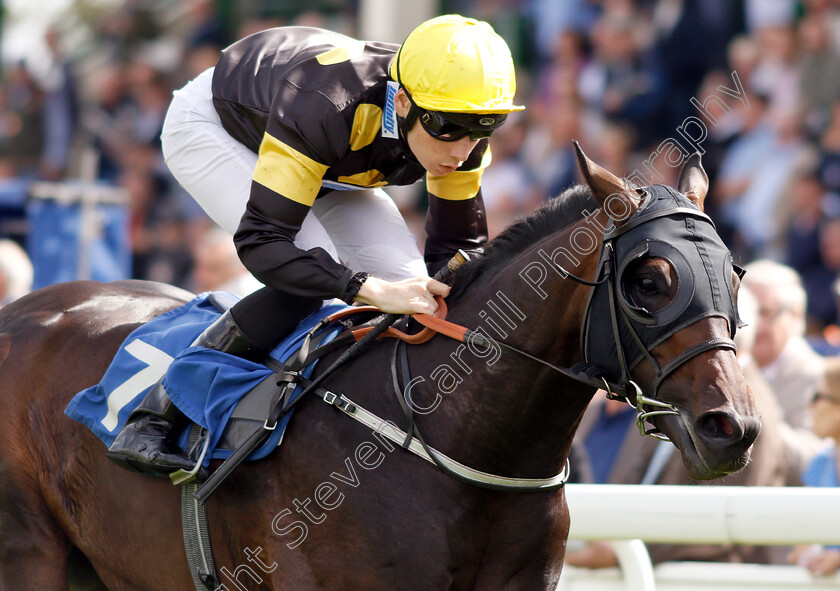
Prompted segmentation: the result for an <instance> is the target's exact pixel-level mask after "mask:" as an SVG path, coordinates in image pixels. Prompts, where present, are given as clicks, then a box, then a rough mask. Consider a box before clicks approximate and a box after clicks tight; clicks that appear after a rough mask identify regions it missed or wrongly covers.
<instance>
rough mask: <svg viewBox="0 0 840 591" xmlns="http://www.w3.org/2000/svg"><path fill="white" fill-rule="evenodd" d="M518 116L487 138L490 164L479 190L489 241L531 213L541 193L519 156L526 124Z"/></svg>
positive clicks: (536, 205)
mask: <svg viewBox="0 0 840 591" xmlns="http://www.w3.org/2000/svg"><path fill="white" fill-rule="evenodd" d="M518 115H519V114H518V113H514V114H513V115H512V116H509V117H508V121H507V123H506V124H505V126H504V127H502V128H501V129H499V130H498V131H497V132H496V133H495V134H493V136H491V138H490V149H491V150H492V153H493V162H492V163H491V164H490V166H488V167H487V170H486V171H485V172H484V177H483V178H484V181H483V184H484V187H485V188H484V190H483V191H482V193H483V195H484V206H485V207H486V209H487V226H488V230H487V232H488V234H487V235H488V237H490V238H492V237H493V236H495V235H496V234H498V233H499V232H500V231H501V230H503V229H504V228H506V227H507V226H508V225H509V224H511V223H512V222H513V221H514V220H515V219H516V218H517V217H519V216H520V215H523V214H527V213H530V212H531V211H534V210H535V209H536V208H537V207H538V206H539V204H540V202H541V195H540V192H539V191H538V190H537V189H536V188H535V186H534V182H533V180H532V178H531V176H530V174H529V171H528V169H527V168H526V167H525V165H524V164H523V162H522V160H521V159H520V157H519V154H520V148H521V147H522V144H523V142H524V140H525V134H526V133H527V131H528V122H527V120H526V119H525V117H524V116H518ZM570 145H571V143H570Z"/></svg>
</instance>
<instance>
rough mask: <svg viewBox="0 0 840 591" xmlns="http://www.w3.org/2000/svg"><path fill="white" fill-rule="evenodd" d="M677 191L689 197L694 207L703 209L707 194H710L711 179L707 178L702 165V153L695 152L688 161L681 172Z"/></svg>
mask: <svg viewBox="0 0 840 591" xmlns="http://www.w3.org/2000/svg"><path fill="white" fill-rule="evenodd" d="M677 190H678V191H679V192H680V193H682V194H683V195H685V196H686V197H688V199H689V200H690V201H691V202H692V203H694V205H696V206H697V207H699V208H700V209H703V201H705V200H706V193H708V192H709V177H708V176H706V171H705V170H703V165H702V164H701V163H700V152H694V154H692V155H691V156H689V157H688V159H686V161H685V164H683V167H682V171H680V180H679V181H678V182H677Z"/></svg>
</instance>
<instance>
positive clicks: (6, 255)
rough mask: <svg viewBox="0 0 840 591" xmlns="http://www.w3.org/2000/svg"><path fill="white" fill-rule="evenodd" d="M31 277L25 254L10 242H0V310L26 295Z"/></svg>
mask: <svg viewBox="0 0 840 591" xmlns="http://www.w3.org/2000/svg"><path fill="white" fill-rule="evenodd" d="M33 277H34V273H33V269H32V262H31V261H30V260H29V257H28V256H27V254H26V252H25V251H24V250H23V249H22V248H21V247H20V246H19V245H18V244H17V243H16V242H13V241H12V240H7V239H2V240H0V308H2V307H3V306H5V305H6V304H10V303H12V302H13V301H15V300H16V299H18V298H19V297H22V296H25V295H26V294H28V293H29V290H30V289H32V279H33Z"/></svg>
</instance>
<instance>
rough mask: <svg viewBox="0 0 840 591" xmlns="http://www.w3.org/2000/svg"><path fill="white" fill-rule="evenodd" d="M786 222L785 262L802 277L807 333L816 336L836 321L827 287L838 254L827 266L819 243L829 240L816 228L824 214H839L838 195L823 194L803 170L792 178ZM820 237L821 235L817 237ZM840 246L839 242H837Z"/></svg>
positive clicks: (838, 265)
mask: <svg viewBox="0 0 840 591" xmlns="http://www.w3.org/2000/svg"><path fill="white" fill-rule="evenodd" d="M789 196H790V197H789V201H790V204H789V207H790V212H791V213H790V221H789V222H788V226H787V230H786V239H785V257H784V258H785V261H786V262H787V264H789V265H790V266H791V267H792V268H793V269H795V270H796V271H797V272H798V273H799V275H800V277H801V278H802V285H803V287H804V288H805V292H806V293H807V294H808V309H807V314H808V317H807V319H808V331H807V332H808V333H811V334H813V333H817V332H819V331H821V330H822V329H823V327H825V326H826V325H828V324H831V323H833V322H836V321H837V308H836V305H835V301H834V297H833V296H832V294H831V284H832V282H833V281H834V279H835V277H836V276H837V273H838V271H840V253H838V254H837V255H835V256H834V257H833V259H832V262H833V263H834V264H835V265H836V266H834V267H833V268H832V266H830V265H828V264H827V261H826V259H825V257H824V256H823V252H824V249H827V248H829V246H830V245H828V244H827V245H826V246H825V247H822V246H821V241H827V240H830V238H831V237H830V236H828V235H827V234H826V232H821V230H820V228H821V226H822V225H823V224H824V223H825V217H826V214H829V215H831V216H837V215H840V196H838V195H836V194H833V193H827V192H826V190H825V187H823V186H822V183H821V182H820V179H819V177H818V176H816V174H814V173H812V172H809V171H803V172H800V173H797V174H796V175H795V176H794V179H793V182H792V183H791V187H790V191H789ZM821 234H823V236H821ZM838 244H840V243H838Z"/></svg>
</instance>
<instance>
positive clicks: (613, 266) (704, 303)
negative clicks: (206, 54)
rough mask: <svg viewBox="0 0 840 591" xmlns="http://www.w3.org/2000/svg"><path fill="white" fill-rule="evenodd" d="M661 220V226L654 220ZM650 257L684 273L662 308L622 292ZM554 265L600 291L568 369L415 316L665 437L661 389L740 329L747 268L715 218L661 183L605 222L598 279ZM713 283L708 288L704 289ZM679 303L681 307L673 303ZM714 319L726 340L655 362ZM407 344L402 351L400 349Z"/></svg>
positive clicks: (403, 365)
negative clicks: (739, 290) (659, 350)
mask: <svg viewBox="0 0 840 591" xmlns="http://www.w3.org/2000/svg"><path fill="white" fill-rule="evenodd" d="M655 221H656V222H658V223H656V224H655V223H654V222H655ZM671 234H674V235H676V236H674V238H675V240H679V236H682V235H683V234H685V235H686V236H685V238H684V239H688V240H689V241H690V243H691V244H693V245H694V251H692V253H691V254H689V255H682V254H680V253H679V251H677V250H676V249H675V248H673V247H672V246H670V247H669V246H668V245H667V244H668V243H667V241H666V242H663V240H662V238H668V237H671V236H670V235H671ZM644 256H657V257H661V258H664V259H666V260H667V261H668V263H669V264H670V265H671V266H672V267H673V268H675V269H676V271H677V274H678V292H677V294H676V295H675V296H674V298H673V300H672V302H671V303H669V304H668V305H667V306H665V308H664V309H663V310H662V311H660V312H658V313H651V312H649V311H647V310H644V309H643V308H639V307H636V306H634V304H633V302H631V301H628V299H627V298H626V296H625V295H624V293H623V290H622V285H621V281H622V279H623V274H624V273H625V272H626V270H627V268H628V265H629V264H630V263H631V262H632V261H634V260H638V259H639V258H642V257H644ZM553 264H554V265H555V266H556V267H557V270H558V271H560V272H561V274H562V275H563V276H564V277H566V278H568V279H571V280H572V281H575V282H577V283H580V284H582V285H586V286H589V287H592V288H594V289H593V290H592V292H591V293H590V297H589V301H588V303H587V308H586V312H585V315H584V322H583V325H582V328H581V331H582V337H581V356H582V358H583V359H584V361H583V362H581V363H578V364H576V365H574V366H572V367H570V368H566V367H560V366H557V365H554V364H552V363H550V362H548V361H546V360H544V359H540V358H538V357H536V356H534V355H531V354H530V353H528V352H526V351H523V350H521V349H518V348H516V347H514V346H512V345H509V344H507V343H505V342H503V341H499V340H496V339H492V338H489V337H488V336H487V335H486V334H483V333H479V332H477V331H473V330H470V329H466V328H463V327H459V326H457V325H454V324H452V323H449V322H447V321H445V320H440V319H437V318H434V317H430V316H426V315H417V316H415V319H416V320H417V321H418V322H420V323H421V324H424V325H425V326H427V327H430V328H432V329H434V330H435V331H436V332H440V333H442V334H446V335H447V336H450V337H451V338H455V339H458V340H461V341H463V342H468V343H472V344H475V345H477V346H479V347H482V346H495V347H498V348H499V349H500V350H501V351H502V352H503V353H506V354H513V355H518V356H521V357H525V358H527V359H530V360H531V361H534V362H536V363H539V364H540V365H542V366H544V367H547V368H549V369H551V370H553V371H555V372H558V373H560V374H562V375H564V376H567V377H569V378H571V379H574V380H576V381H578V382H582V383H584V384H587V385H589V386H593V387H596V388H603V389H604V390H605V391H606V393H607V397H608V398H612V399H621V400H624V401H625V402H627V403H628V404H629V405H630V406H631V407H633V408H634V409H635V410H636V425H637V427H638V429H639V432H640V433H641V434H642V435H648V436H651V437H655V438H657V439H664V440H667V437H666V436H665V435H663V434H662V433H661V432H660V431H659V430H658V429H657V428H656V427H655V426H650V427H649V426H647V425H646V423H647V422H650V421H652V419H653V418H654V417H658V416H663V415H679V414H680V410H679V409H678V408H677V407H676V406H675V405H673V404H671V403H668V402H663V401H660V400H658V399H657V394H658V392H659V388H660V386H661V385H662V384H663V383H664V382H665V380H667V379H668V377H670V376H671V375H673V374H674V372H676V371H677V370H678V369H679V368H681V367H682V366H684V365H685V364H686V363H688V362H689V361H691V360H692V359H694V358H695V357H697V356H698V355H701V354H703V353H705V352H707V351H711V350H715V349H727V350H731V351H735V343H734V341H733V340H732V337H734V334H735V329H736V328H737V327H738V326H739V320H738V316H737V308H736V306H735V299H734V294H733V292H732V288H731V286H730V277H731V272H732V270H733V269H734V270H736V272H738V274H739V276H740V275H741V274H742V272H741V271H740V269H738V268H737V267H733V265H732V261H731V257H730V255H729V251H728V250H727V249H726V246H725V245H724V244H723V242H722V241H721V240H720V238H719V237H718V235H717V233H716V231H715V227H714V223H713V222H712V220H711V219H710V218H709V217H708V216H707V215H706V214H705V213H703V212H702V211H701V210H700V209H699V208H698V207H697V206H695V205H694V204H693V203H691V201H689V200H688V198H687V197H685V195H683V194H681V193H678V192H677V191H674V190H673V189H671V188H670V187H666V186H664V185H655V186H652V187H648V188H647V189H646V190H645V191H643V193H642V202H641V204H640V206H639V208H638V209H637V210H636V211H635V212H634V213H633V214H632V215H631V216H630V217H629V218H628V219H627V220H625V221H624V222H623V223H621V224H616V223H615V221H614V220H611V221H610V222H609V224H608V225H607V226H606V227H605V231H604V234H603V237H602V242H601V250H600V253H599V260H598V267H597V270H596V274H595V279H594V280H587V279H584V278H582V277H579V276H577V275H575V274H573V273H570V272H569V271H568V270H566V269H564V268H562V267H561V266H560V265H559V264H557V263H556V262H553ZM695 271H698V273H697V275H699V276H700V277H701V279H702V278H703V277H704V276H705V277H708V278H709V280H708V281H702V280H701V281H699V282H698V281H696V277H695V273H694V272H695ZM707 284H708V285H709V286H710V287H708V288H706V287H705V286H706V285H707ZM724 286H725V289H724ZM674 305H676V306H677V307H676V308H672V306H674ZM604 308H605V309H606V310H607V311H608V315H609V318H610V322H609V325H608V326H607V328H599V327H604V326H605V324H604V323H600V324H599V323H597V322H594V319H593V315H594V314H595V313H597V312H598V311H603V309H604ZM714 316H718V317H723V318H725V319H726V320H727V323H728V325H729V330H730V336H729V337H728V338H727V337H719V338H710V339H707V340H705V341H702V342H700V343H698V344H696V345H694V346H692V347H690V348H688V349H687V350H685V351H683V352H682V353H680V354H679V355H677V356H676V357H674V358H673V359H671V360H670V361H668V362H667V363H665V364H664V365H662V364H660V363H659V362H658V361H657V360H656V359H655V357H654V356H653V354H652V350H653V349H654V347H655V346H656V345H658V344H660V343H662V342H664V341H665V340H667V338H669V337H670V336H672V335H673V334H675V333H676V332H678V331H679V330H681V329H683V328H685V327H686V326H688V325H690V324H692V323H694V322H696V321H698V320H700V319H702V318H709V317H714ZM401 346H402V350H403V353H400V347H401ZM404 349H405V347H404V345H400V344H399V343H398V345H397V347H396V348H395V354H394V358H393V362H392V375H393V381H394V384H395V390H396V392H397V398H398V400H399V401H400V404H401V406H402V407H403V410H404V412H405V415H406V418H407V420H408V423H409V428H408V429H407V432H408V433H409V434H415V433H417V430H416V425H415V424H414V420H413V416H412V412H411V409H410V408H409V406H407V405H406V403H405V396H404V393H403V392H402V390H401V387H400V380H399V378H398V377H397V376H398V374H401V375H402V383H403V384H408V383H409V381H410V380H411V375H410V372H409V370H408V364H407V359H406V358H405V356H404V355H405V354H404ZM596 351H598V352H603V351H609V358H608V359H606V360H605V359H604V357H603V356H599V355H597V354H595V353H594V352H596ZM631 355H632V357H631ZM642 359H647V360H648V362H649V363H650V364H651V365H652V367H653V368H654V379H653V383H652V390H653V392H652V394H651V395H650V396H647V395H645V394H644V393H643V391H642V388H641V387H640V386H639V385H638V384H637V383H636V382H635V381H634V380H633V379H632V377H631V370H632V369H633V367H635V365H637V364H638V363H639V362H640V361H641V360H642ZM418 435H419V434H418ZM421 440H422V438H421ZM441 468H444V467H443V466H441Z"/></svg>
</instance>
